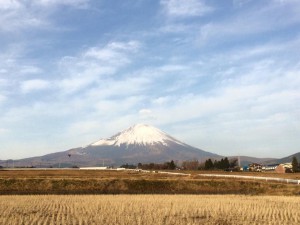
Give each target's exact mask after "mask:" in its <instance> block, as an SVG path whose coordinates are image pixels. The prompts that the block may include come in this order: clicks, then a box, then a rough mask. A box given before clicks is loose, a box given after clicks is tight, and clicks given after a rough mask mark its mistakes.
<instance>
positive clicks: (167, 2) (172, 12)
mask: <svg viewBox="0 0 300 225" xmlns="http://www.w3.org/2000/svg"><path fill="white" fill-rule="evenodd" d="M160 4H161V5H162V6H163V7H164V11H165V12H166V14H167V16H170V17H182V18H184V17H194V16H203V15H206V14H207V13H210V12H212V11H213V8H212V7H210V6H208V5H207V4H206V3H205V2H204V1H203V0H185V1H181V0H161V2H160Z"/></svg>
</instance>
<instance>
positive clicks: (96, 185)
mask: <svg viewBox="0 0 300 225" xmlns="http://www.w3.org/2000/svg"><path fill="white" fill-rule="evenodd" d="M224 174H225V173H224ZM226 174H228V173H226ZM230 174H234V173H230ZM240 174H241V173H240ZM242 174H243V175H247V174H249V175H253V174H254V173H242ZM256 174H257V175H260V176H262V175H263V174H262V173H255V175H256ZM266 176H273V177H275V176H277V177H285V176H289V178H293V179H298V176H299V175H297V174H295V175H294V174H292V175H276V174H271V173H270V174H266ZM0 194H1V195H12V194H23V195H24V194H26V195H27V194H245V195H286V196H288V195H299V194H300V185H295V184H286V183H278V182H274V181H273V182H266V181H259V180H246V179H232V178H212V177H202V176H199V173H198V174H197V173H196V172H193V173H192V174H191V175H189V176H179V175H168V174H162V173H143V172H137V171H111V170H107V171H99V170H98V171H96V170H94V171H92V170H85V171H84V170H1V171H0Z"/></svg>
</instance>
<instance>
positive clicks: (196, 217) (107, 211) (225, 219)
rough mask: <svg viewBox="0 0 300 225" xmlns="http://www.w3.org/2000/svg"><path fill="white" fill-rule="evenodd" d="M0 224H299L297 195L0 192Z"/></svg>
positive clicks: (299, 204)
mask: <svg viewBox="0 0 300 225" xmlns="http://www.w3.org/2000/svg"><path fill="white" fill-rule="evenodd" d="M0 208H1V216H0V224H7V225H9V224H24V225H26V224H30V225H32V224H106V225H109V224H124V225H125V224H127V225H135V224H140V225H147V224H149V225H150V224H151V225H152V224H156V225H159V224H161V225H166V224H174V225H175V224H178V225H181V224H182V225H183V224H272V225H274V224H280V225H282V224H299V223H300V211H299V208H300V197H288V196H241V195H225V196H224V195H79V196H78V195H59V196H57V195H35V196H34V195H28V196H5V195H4V196H0Z"/></svg>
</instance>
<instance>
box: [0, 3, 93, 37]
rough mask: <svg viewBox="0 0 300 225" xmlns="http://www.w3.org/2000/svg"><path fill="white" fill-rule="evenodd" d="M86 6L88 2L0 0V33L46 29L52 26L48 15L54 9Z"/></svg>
mask: <svg viewBox="0 0 300 225" xmlns="http://www.w3.org/2000/svg"><path fill="white" fill-rule="evenodd" d="M88 5H89V0H63V1H57V0H33V1H19V0H2V1H1V2H0V12H1V14H0V32H1V31H2V32H20V31H23V30H26V29H29V28H31V29H32V28H36V29H47V28H50V27H52V26H53V24H52V19H50V18H51V16H50V15H51V12H52V11H53V10H55V8H57V7H59V6H68V7H73V8H88Z"/></svg>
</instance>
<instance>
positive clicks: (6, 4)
mask: <svg viewBox="0 0 300 225" xmlns="http://www.w3.org/2000/svg"><path fill="white" fill-rule="evenodd" d="M20 7H21V4H20V2H19V1H17V0H1V1H0V10H11V9H18V8H20Z"/></svg>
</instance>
